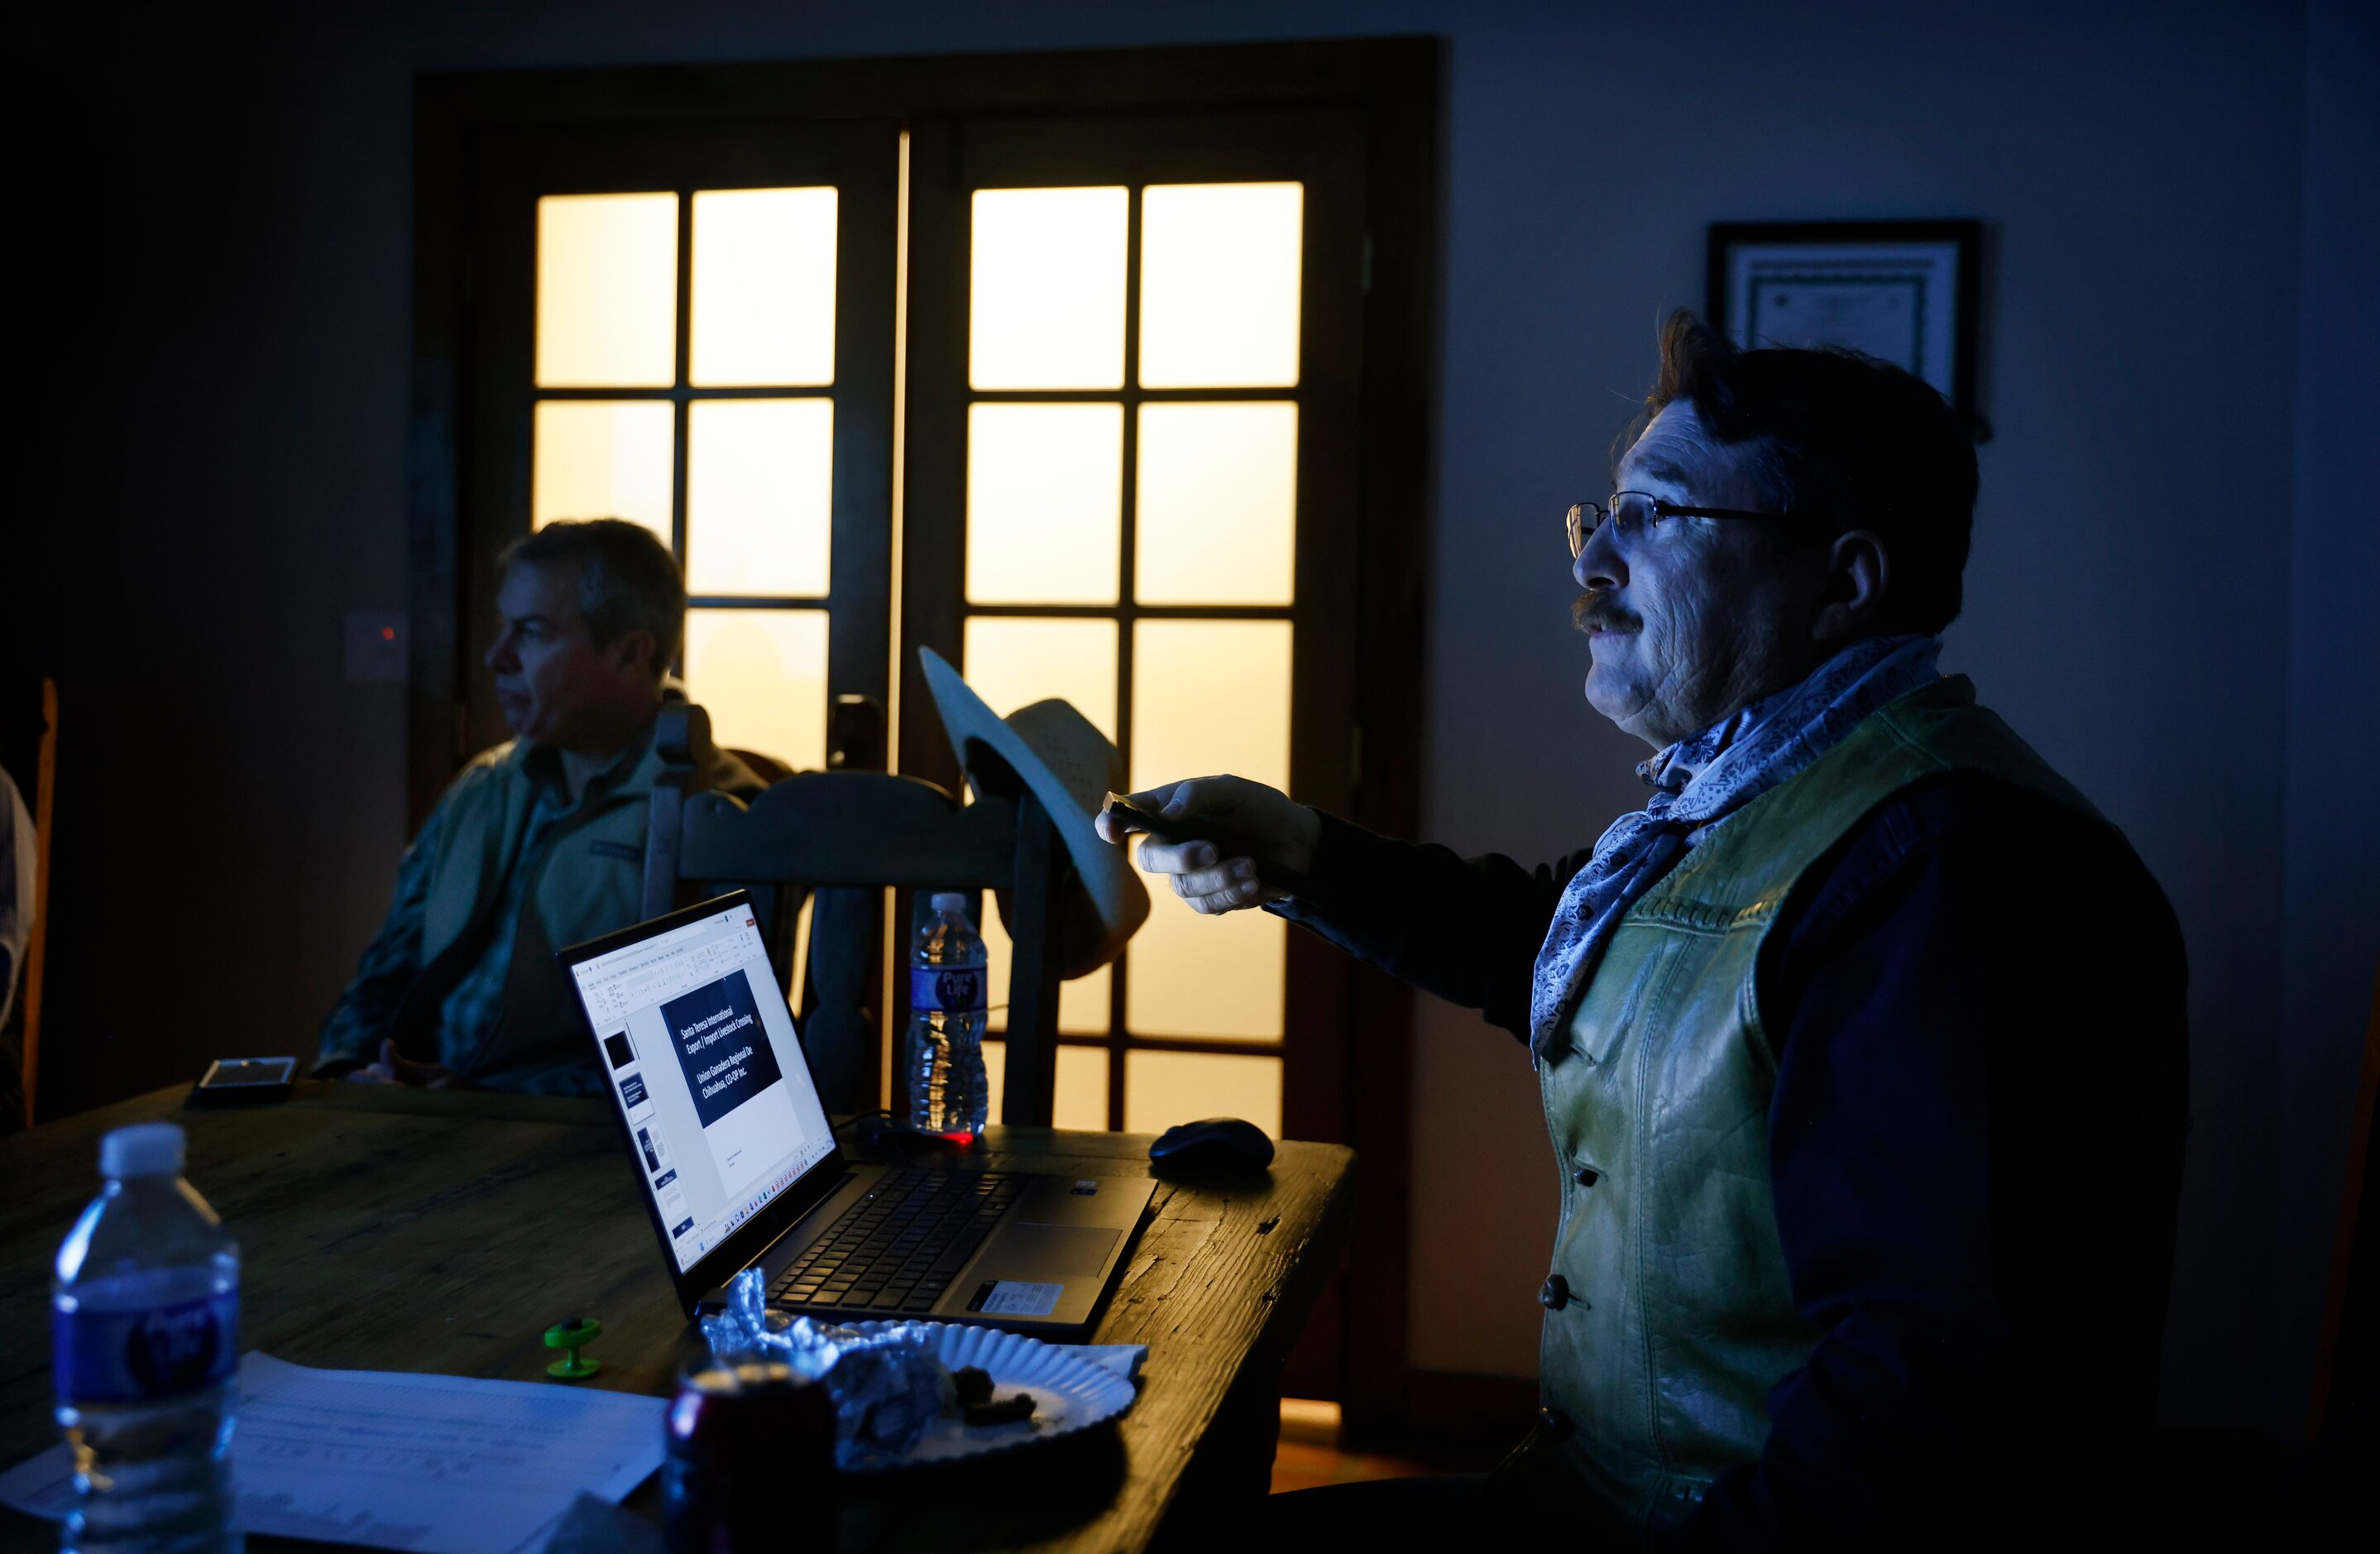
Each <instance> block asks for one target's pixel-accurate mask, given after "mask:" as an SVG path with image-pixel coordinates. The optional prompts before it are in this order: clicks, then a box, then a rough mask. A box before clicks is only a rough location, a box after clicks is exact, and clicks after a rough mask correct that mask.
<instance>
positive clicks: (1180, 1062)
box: [1123, 1052, 1281, 1138]
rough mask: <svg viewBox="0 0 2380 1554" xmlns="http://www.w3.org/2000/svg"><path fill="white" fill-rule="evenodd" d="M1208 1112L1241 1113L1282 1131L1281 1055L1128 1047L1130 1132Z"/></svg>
mask: <svg viewBox="0 0 2380 1554" xmlns="http://www.w3.org/2000/svg"><path fill="white" fill-rule="evenodd" d="M1202 1117H1241V1118H1245V1119H1246V1120H1247V1121H1248V1122H1251V1123H1255V1124H1256V1125H1257V1126H1258V1127H1260V1128H1262V1129H1264V1131H1265V1132H1266V1133H1268V1134H1269V1135H1272V1136H1273V1137H1275V1138H1279V1137H1280V1136H1281V1060H1280V1059H1278V1058H1255V1057H1249V1058H1243V1057H1240V1056H1238V1055H1236V1054H1234V1053H1226V1052H1127V1053H1125V1054H1124V1059H1123V1126H1124V1131H1125V1132H1126V1133H1163V1132H1164V1131H1165V1130H1166V1129H1167V1128H1170V1127H1172V1126H1174V1125H1175V1124H1177V1123H1195V1122H1196V1121H1198V1120H1199V1119H1200V1118H1202Z"/></svg>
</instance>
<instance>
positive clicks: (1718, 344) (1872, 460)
mask: <svg viewBox="0 0 2380 1554" xmlns="http://www.w3.org/2000/svg"><path fill="white" fill-rule="evenodd" d="M1681 399H1683V400H1688V401H1691V402H1692V403H1693V405H1694V413H1695V414H1696V415H1697V416H1699V417H1700V418H1701V419H1702V423H1703V425H1704V426H1705V427H1706V428H1708V429H1709V431H1710V433H1711V435H1712V436H1713V437H1715V438H1716V439H1718V441H1719V442H1720V443H1730V444H1742V445H1747V446H1748V450H1749V453H1750V458H1749V461H1748V462H1749V467H1750V469H1751V471H1752V474H1753V478H1754V479H1755V481H1757V483H1758V485H1759V487H1760V494H1761V498H1762V501H1763V503H1764V504H1766V505H1768V506H1773V507H1775V508H1776V509H1777V510H1779V511H1780V512H1788V513H1806V514H1809V515H1811V516H1813V517H1815V518H1822V519H1825V520H1826V522H1827V524H1828V528H1830V529H1831V530H1833V531H1834V532H1838V533H1840V532H1841V531H1843V530H1846V529H1853V528H1864V529H1867V530H1869V531H1871V532H1873V533H1874V534H1876V536H1877V537H1878V538H1879V539H1881V540H1883V541H1884V548H1885V552H1886V553H1887V555H1888V557H1889V559H1890V565H1891V577H1892V580H1891V582H1890V584H1889V585H1888V588H1887V589H1886V593H1885V599H1884V617H1885V624H1886V626H1887V629H1890V630H1899V631H1922V632H1929V633H1931V632H1938V631H1940V630H1941V629H1942V628H1943V627H1944V626H1947V625H1949V624H1950V623H1951V621H1953V620H1955V619H1956V618H1957V617H1958V614H1959V608H1960V603H1961V589H1960V578H1961V574H1962V573H1963V572H1965V570H1966V566H1967V544H1968V539H1969V536H1970V535H1971V533H1972V532H1973V528H1974V521H1975V485H1976V476H1975V447H1974V443H1973V441H1972V440H1971V439H1970V438H1969V436H1968V434H1967V430H1966V428H1965V427H1964V426H1963V425H1962V424H1961V420H1960V418H1959V415H1958V413H1957V412H1956V411H1955V410H1953V409H1952V408H1951V407H1950V406H1949V402H1948V401H1946V400H1944V399H1943V397H1942V395H1940V394H1939V393H1937V391H1936V390H1935V389H1934V387H1933V385H1931V384H1929V383H1927V382H1925V381H1924V380H1923V379H1921V378H1918V377H1915V376H1913V374H1911V373H1908V372H1905V371H1903V370H1900V368H1898V367H1895V366H1893V365H1892V364H1891V363H1889V362H1884V361H1878V360H1877V359H1876V358H1874V357H1872V356H1865V355H1863V354H1861V353H1860V352H1858V351H1854V350H1847V349H1844V348H1842V347H1840V346H1827V347H1824V348H1822V349H1818V350H1803V349H1798V348H1788V347H1768V348H1763V349H1760V350H1751V351H1746V350H1738V349H1737V348H1736V346H1734V344H1733V343H1732V342H1730V341H1729V340H1728V339H1726V338H1725V337H1724V336H1722V335H1721V334H1719V333H1718V331H1717V330H1715V329H1713V328H1711V327H1710V325H1708V324H1706V323H1705V322H1703V321H1702V320H1700V319H1698V318H1696V317H1695V316H1694V314H1693V313H1691V312H1688V311H1686V310H1683V309H1680V310H1678V311H1676V312H1674V313H1671V314H1670V316H1669V317H1668V318H1666V319H1664V320H1663V321H1662V322H1661V373H1660V376H1659V377H1658V379H1656V380H1655V381H1654V383H1653V389H1652V392H1651V393H1650V394H1647V395H1645V413H1644V415H1642V416H1640V417H1639V418H1637V419H1636V420H1635V421H1634V422H1633V423H1632V424H1631V426H1630V428H1629V430H1628V431H1626V432H1624V433H1622V439H1621V449H1622V450H1623V451H1624V450H1625V448H1626V447H1627V446H1628V445H1629V444H1630V443H1634V442H1635V440H1636V438H1637V437H1638V436H1639V435H1641V434H1642V433H1643V431H1644V429H1645V423H1646V422H1648V421H1649V420H1650V419H1652V417H1654V416H1655V415H1657V414H1658V413H1659V412H1660V410H1661V409H1662V407H1664V406H1668V405H1672V404H1675V403H1676V402H1677V401H1679V400H1681Z"/></svg>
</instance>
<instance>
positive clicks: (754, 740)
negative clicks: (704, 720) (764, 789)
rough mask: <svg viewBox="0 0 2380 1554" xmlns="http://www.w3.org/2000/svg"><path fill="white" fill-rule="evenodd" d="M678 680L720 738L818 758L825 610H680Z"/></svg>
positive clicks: (798, 758)
mask: <svg viewBox="0 0 2380 1554" xmlns="http://www.w3.org/2000/svg"><path fill="white" fill-rule="evenodd" d="M686 693H687V695H688V696H689V697H690V698H692V699H693V700H695V701H697V702H698V703H700V704H701V705H702V706H703V707H705V708H707V709H709V710H710V735H711V737H712V738H713V739H716V740H717V741H718V742H719V743H720V744H722V745H729V746H734V747H738V748H742V749H747V750H758V751H759V752H760V753H761V754H763V755H769V756H774V757H776V758H777V759H779V760H782V761H783V762H785V763H786V764H787V765H789V766H791V767H793V768H794V769H795V770H796V771H815V770H817V769H819V768H821V767H823V766H825V765H826V612H825V611H823V610H689V611H687V612H686Z"/></svg>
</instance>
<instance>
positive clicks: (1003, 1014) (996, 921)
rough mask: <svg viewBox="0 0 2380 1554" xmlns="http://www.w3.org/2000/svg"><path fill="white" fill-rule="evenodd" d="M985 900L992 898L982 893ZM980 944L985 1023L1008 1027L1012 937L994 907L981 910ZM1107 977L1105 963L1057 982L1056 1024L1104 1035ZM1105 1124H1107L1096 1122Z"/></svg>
mask: <svg viewBox="0 0 2380 1554" xmlns="http://www.w3.org/2000/svg"><path fill="white" fill-rule="evenodd" d="M984 899H985V900H986V901H990V900H992V899H993V898H992V897H990V895H987V896H985V897H984ZM982 928H983V947H984V953H985V955H986V956H987V957H988V959H987V962H986V965H985V969H984V975H985V976H987V977H990V987H991V1013H990V1017H989V1019H988V1021H987V1024H988V1025H989V1026H990V1028H991V1029H993V1030H1006V1029H1007V1028H1008V953H1009V949H1010V947H1011V944H1012V943H1013V941H1011V940H1010V939H1009V937H1008V929H1007V926H1006V925H1005V924H1003V923H1002V921H1001V920H1000V913H999V911H998V909H997V908H994V909H992V910H990V911H987V912H986V913H985V914H984V922H983V924H982ZM1110 983H1111V977H1110V974H1109V971H1108V968H1107V967H1106V966H1101V967H1099V969H1098V970H1097V971H1093V972H1087V973H1086V974H1085V975H1083V976H1081V977H1075V979H1074V980H1073V981H1071V982H1061V983H1059V984H1058V1028H1059V1029H1060V1030H1062V1031H1063V1032H1065V1033H1066V1034H1067V1035H1068V1036H1105V1035H1106V1034H1107V1031H1108V998H1109V992H1108V989H1109V986H1110ZM1099 1125H1100V1126H1102V1127H1105V1126H1106V1125H1107V1124H1106V1123H1101V1124H1099Z"/></svg>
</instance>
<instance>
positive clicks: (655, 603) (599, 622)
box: [313, 518, 763, 1095]
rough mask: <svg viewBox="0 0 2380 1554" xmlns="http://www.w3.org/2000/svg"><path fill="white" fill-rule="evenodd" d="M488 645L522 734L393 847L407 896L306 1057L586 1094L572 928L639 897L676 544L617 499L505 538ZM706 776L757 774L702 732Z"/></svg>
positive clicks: (580, 929)
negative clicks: (572, 980)
mask: <svg viewBox="0 0 2380 1554" xmlns="http://www.w3.org/2000/svg"><path fill="white" fill-rule="evenodd" d="M499 565H501V566H502V567H503V569H504V581H503V584H502V586H501V587H500V588H499V589H497V591H496V609H497V612H498V613H499V614H500V615H501V616H502V617H503V629H502V630H501V631H499V632H498V633H497V636H496V640H495V644H494V646H492V647H491V648H490V649H489V650H488V655H487V664H488V667H489V668H490V669H491V670H492V671H494V672H495V677H496V700H497V701H498V703H499V704H501V705H502V706H503V708H504V721H505V722H507V723H509V724H511V725H512V730H513V733H514V734H515V735H517V736H518V737H516V738H514V739H510V740H507V741H505V742H504V744H502V745H498V746H496V747H494V748H492V749H488V750H482V751H481V752H480V754H479V755H477V756H476V757H474V758H472V759H471V761H470V762H469V764H468V765H466V766H465V767H464V768H463V771H462V772H461V774H460V775H458V776H456V777H455V781H454V783H452V784H451V785H450V786H449V787H448V788H447V790H446V793H445V795H444V796H443V797H442V798H440V799H439V801H438V807H437V808H435V809H433V810H431V814H430V818H429V819H427V820H425V821H423V822H422V825H421V831H420V833H419V835H417V836H416V837H415V838H414V839H413V845H412V846H410V847H408V848H407V849H406V853H405V858H404V860H403V862H401V863H400V864H399V865H398V866H397V876H396V899H395V902H394V903H393V904H391V905H390V907H389V912H388V917H387V919H386V920H385V921H384V922H383V923H382V924H381V929H380V932H379V933H377V934H376V935H374V936H373V938H372V941H371V944H370V946H369V947H368V948H367V949H366V950H365V951H364V957H363V964H362V965H361V966H359V967H358V969H357V972H356V977H355V980H354V981H352V982H350V983H349V984H348V985H347V989H346V992H345V993H343V994H342V995H340V998H339V1002H338V1006H337V1007H336V1008H334V1009H333V1010H332V1011H331V1015H330V1018H329V1019H328V1020H326V1021H325V1022H324V1023H323V1026H322V1055H321V1057H320V1058H318V1059H317V1060H316V1062H315V1067H314V1070H313V1072H314V1073H315V1074H316V1075H317V1076H320V1077H331V1076H338V1075H344V1076H345V1077H346V1078H347V1079H349V1080H352V1081H355V1082H357V1083H360V1084H383V1085H387V1084H400V1085H420V1086H431V1087H439V1086H446V1085H467V1086H471V1087H478V1088H484V1089H493V1090H516V1091H524V1092H528V1093H532V1094H540V1095H593V1094H595V1093H596V1092H597V1091H598V1090H599V1089H601V1087H602V1086H603V1084H604V1077H603V1070H602V1067H601V1065H600V1064H599V1063H598V1062H596V1060H595V1052H594V1048H593V1045H592V1044H591V1043H590V1042H589V1040H588V1037H587V1026H586V1016H585V1015H584V1014H581V1013H580V1012H579V1008H578V1002H577V995H576V994H575V993H573V992H572V991H571V989H570V985H569V983H568V981H567V980H566V979H565V977H563V974H562V972H561V971H560V969H559V968H557V967H556V966H555V965H554V964H553V952H554V951H555V950H556V949H559V948H561V947H562V946H564V945H566V944H576V943H577V942H579V941H581V940H587V939H592V938H594V937H596V936H597V935H598V934H603V933H609V932H611V931H613V929H624V928H626V927H628V926H629V925H630V924H632V923H635V922H636V921H637V919H638V918H640V917H643V915H644V914H643V912H642V911H641V910H640V908H641V907H642V905H643V900H642V887H643V882H644V856H645V819H646V815H647V813H648V812H649V810H650V806H651V800H652V790H653V783H654V781H655V779H657V778H658V777H659V776H660V775H661V771H662V758H661V754H660V752H659V751H658V750H656V749H655V748H654V747H653V723H654V721H655V719H656V718H657V717H658V716H659V715H660V712H661V710H662V700H663V699H664V698H665V697H668V696H670V695H674V694H675V686H674V682H673V681H672V680H671V678H670V674H669V666H670V664H671V663H672V662H674V661H675V660H676V658H677V651H678V644H679V643H680V642H681V641H683V640H684V639H685V636H686V584H685V582H684V580H683V579H682V578H681V577H680V576H679V574H678V568H677V558H676V557H674V556H673V555H671V554H670V552H669V547H668V546H667V545H665V544H663V543H662V541H661V540H659V539H658V538H657V537H655V535H654V534H653V532H652V531H651V530H650V529H648V528H645V527H644V526H642V525H641V524H633V523H627V522H625V521H623V520H621V519H618V518H590V519H587V520H585V521H581V522H571V521H565V522H561V523H551V524H548V525H546V526H545V527H544V528H540V529H539V530H538V531H537V532H536V533H534V534H532V535H530V536H529V537H528V539H526V540H519V541H517V542H516V543H515V544H514V545H513V546H512V547H511V548H510V549H508V550H507V551H506V552H504V557H503V559H502V561H501V563H500V564H499ZM696 760H697V780H698V783H700V784H701V785H703V786H706V787H713V788H718V789H721V790H722V791H725V792H728V793H733V794H735V795H738V796H746V797H748V796H749V795H753V794H756V793H758V792H759V791H760V788H761V787H762V785H763V784H762V782H761V779H760V778H759V776H758V775H757V774H756V773H754V772H753V771H752V770H751V768H750V767H748V766H747V765H746V764H745V763H744V762H743V761H742V760H740V759H737V758H736V757H735V755H734V754H733V753H732V752H729V751H724V750H721V749H718V748H716V747H711V746H710V745H708V744H706V745H705V746H704V747H702V748H701V749H700V750H698V751H697V752H696Z"/></svg>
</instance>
